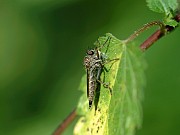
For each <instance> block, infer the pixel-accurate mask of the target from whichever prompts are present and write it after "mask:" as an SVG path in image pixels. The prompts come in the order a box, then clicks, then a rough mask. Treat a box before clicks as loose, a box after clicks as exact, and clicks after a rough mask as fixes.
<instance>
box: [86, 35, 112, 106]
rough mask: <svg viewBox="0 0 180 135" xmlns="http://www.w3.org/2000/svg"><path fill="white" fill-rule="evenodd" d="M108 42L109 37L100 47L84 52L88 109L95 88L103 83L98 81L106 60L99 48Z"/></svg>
mask: <svg viewBox="0 0 180 135" xmlns="http://www.w3.org/2000/svg"><path fill="white" fill-rule="evenodd" d="M108 40H110V37H108V39H107V40H106V41H105V43H104V44H103V45H102V46H101V47H99V48H98V47H96V48H95V49H91V50H88V51H87V52H86V54H87V55H86V56H85V57H84V66H85V68H86V73H87V97H88V99H89V108H91V106H92V103H93V100H94V96H95V91H96V89H97V87H98V86H99V85H100V83H103V82H101V81H100V76H101V73H102V71H103V68H104V63H105V61H106V59H105V57H104V56H103V53H102V52H100V48H102V47H103V46H104V45H105V44H106V43H107V41H108Z"/></svg>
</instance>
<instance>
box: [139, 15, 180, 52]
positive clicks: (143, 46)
mask: <svg viewBox="0 0 180 135" xmlns="http://www.w3.org/2000/svg"><path fill="white" fill-rule="evenodd" d="M174 20H176V21H177V22H180V13H178V14H177V15H176V16H175V17H174ZM175 28H176V27H172V26H169V25H166V26H165V27H164V29H163V28H162V29H159V30H157V31H156V32H154V33H153V34H152V35H151V36H150V37H149V38H148V39H146V40H145V41H144V42H143V43H142V44H141V45H140V48H141V50H142V51H145V50H147V49H148V48H149V47H151V46H152V45H153V43H154V42H156V41H157V40H159V39H160V38H161V37H163V36H165V35H166V34H167V33H170V32H171V31H173V30H174V29H175Z"/></svg>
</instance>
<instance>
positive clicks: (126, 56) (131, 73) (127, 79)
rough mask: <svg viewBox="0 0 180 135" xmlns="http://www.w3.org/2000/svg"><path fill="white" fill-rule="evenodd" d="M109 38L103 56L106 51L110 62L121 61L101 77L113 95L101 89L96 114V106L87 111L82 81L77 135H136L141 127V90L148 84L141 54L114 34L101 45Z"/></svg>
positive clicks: (102, 41) (108, 64) (75, 132)
mask: <svg viewBox="0 0 180 135" xmlns="http://www.w3.org/2000/svg"><path fill="white" fill-rule="evenodd" d="M108 37H111V40H110V42H107V44H106V45H105V47H103V48H102V50H101V52H106V50H107V53H106V56H107V57H108V59H110V60H112V59H115V58H119V60H116V61H112V62H110V63H107V64H106V65H105V67H106V69H109V71H108V72H105V74H103V73H102V75H101V80H105V82H107V83H109V86H110V88H112V95H111V94H110V91H109V89H108V88H104V87H103V86H102V85H101V88H100V96H99V102H98V104H97V110H95V105H93V106H92V108H91V109H88V99H87V97H86V95H87V94H86V83H85V77H83V79H82V80H83V81H82V82H81V84H80V89H81V90H82V91H83V92H84V93H83V95H82V97H81V99H80V101H79V104H78V109H77V110H78V113H79V114H81V115H82V117H81V118H80V119H79V121H78V122H77V124H76V126H75V129H74V134H75V135H89V134H91V135H133V134H134V133H135V129H136V128H138V127H140V126H141V121H142V111H141V101H142V97H143V92H142V88H143V86H144V84H145V83H144V80H145V79H144V67H145V66H144V65H145V64H144V63H145V62H144V60H143V58H142V53H141V52H140V50H139V48H138V47H137V46H134V45H133V44H132V45H126V44H125V43H124V42H123V41H120V40H118V39H117V38H115V37H114V36H113V35H111V34H106V36H104V37H100V38H99V39H98V41H99V42H100V44H101V45H102V44H103V43H105V41H106V40H107V38H108ZM96 46H97V44H96Z"/></svg>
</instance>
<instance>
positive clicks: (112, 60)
mask: <svg viewBox="0 0 180 135" xmlns="http://www.w3.org/2000/svg"><path fill="white" fill-rule="evenodd" d="M118 60H119V58H114V59H111V60H107V61H105V62H104V63H102V65H103V66H104V65H106V64H108V63H111V62H112V64H111V66H110V67H109V69H107V68H106V67H103V69H104V70H105V71H106V72H109V71H110V70H111V68H112V66H113V64H114V63H115V62H116V61H118Z"/></svg>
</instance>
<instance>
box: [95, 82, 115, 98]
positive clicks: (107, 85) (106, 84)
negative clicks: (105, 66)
mask: <svg viewBox="0 0 180 135" xmlns="http://www.w3.org/2000/svg"><path fill="white" fill-rule="evenodd" d="M97 82H99V83H100V84H102V85H103V86H104V88H108V89H109V92H110V94H111V96H112V89H111V87H110V86H109V83H106V82H102V81H100V80H97Z"/></svg>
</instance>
